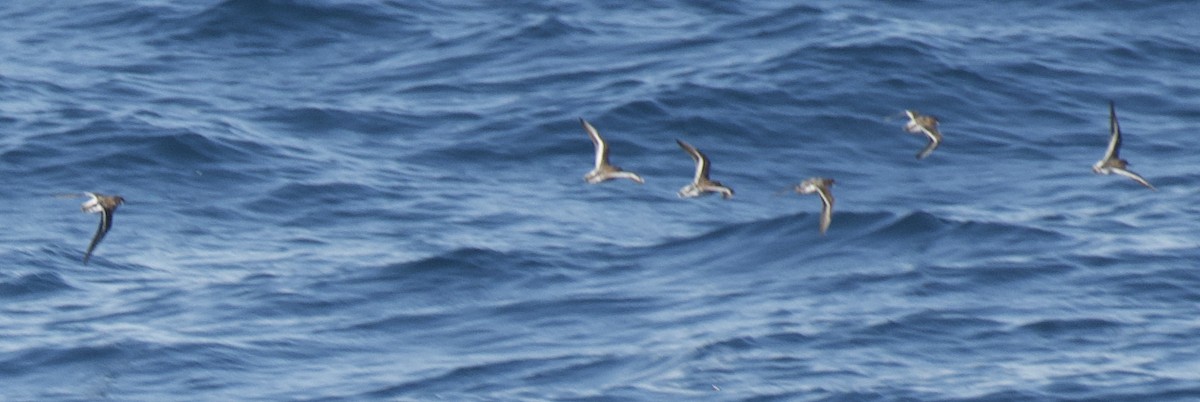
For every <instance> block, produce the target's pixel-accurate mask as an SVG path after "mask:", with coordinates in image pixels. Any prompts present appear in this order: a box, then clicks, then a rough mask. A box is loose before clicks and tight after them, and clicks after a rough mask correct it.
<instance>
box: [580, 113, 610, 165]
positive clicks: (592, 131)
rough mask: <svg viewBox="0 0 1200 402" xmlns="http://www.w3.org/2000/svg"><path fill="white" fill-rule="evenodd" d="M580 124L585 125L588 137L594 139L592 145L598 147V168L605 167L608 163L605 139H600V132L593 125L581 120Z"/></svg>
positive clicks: (584, 128)
mask: <svg viewBox="0 0 1200 402" xmlns="http://www.w3.org/2000/svg"><path fill="white" fill-rule="evenodd" d="M579 123H580V124H583V130H584V131H587V134H588V137H590V138H591V139H592V144H594V145H595V146H596V167H600V166H603V165H605V164H607V163H608V143H606V142H604V138H601V137H600V132H599V131H597V130H596V127H592V124H591V123H588V122H587V120H584V119H583V118H582V117H580V118H579Z"/></svg>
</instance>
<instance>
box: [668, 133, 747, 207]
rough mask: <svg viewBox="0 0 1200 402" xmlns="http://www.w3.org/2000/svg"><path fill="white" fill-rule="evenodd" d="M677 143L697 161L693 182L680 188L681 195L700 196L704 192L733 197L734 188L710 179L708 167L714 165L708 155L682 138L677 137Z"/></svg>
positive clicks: (683, 196) (682, 196) (684, 196)
mask: <svg viewBox="0 0 1200 402" xmlns="http://www.w3.org/2000/svg"><path fill="white" fill-rule="evenodd" d="M675 143H677V144H679V147H680V148H683V150H684V152H687V153H688V155H691V156H692V160H694V161H696V177H695V178H694V179H692V182H691V184H688V185H686V186H683V188H681V189H679V197H681V198H691V197H699V196H701V195H704V193H721V196H722V197H725V198H726V199H729V198H733V189H731V188H729V187H725V186H724V185H722V184H721V182H719V181H714V180H709V179H708V168H709V166H711V165H712V164H711V163H709V162H708V157H705V156H704V154H702V153H700V150H698V149H696V147H693V146H691V144H688V143H686V142H683V141H682V140H679V139H676V140H675Z"/></svg>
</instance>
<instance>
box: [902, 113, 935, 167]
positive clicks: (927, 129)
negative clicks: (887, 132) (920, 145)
mask: <svg viewBox="0 0 1200 402" xmlns="http://www.w3.org/2000/svg"><path fill="white" fill-rule="evenodd" d="M904 114H906V115H908V123H906V124H905V125H904V130H905V131H908V132H910V133H913V134H925V136H926V137H929V145H926V146H925V149H922V150H921V152H919V153H917V159H925V157H926V156H929V154H930V153H932V152H933V150H934V149H937V147H938V145H941V144H942V133H940V132H938V128H937V126H938V120H937V118H936V117H933V116H930V115H927V114H920V113H917V111H916V110H905V111H904Z"/></svg>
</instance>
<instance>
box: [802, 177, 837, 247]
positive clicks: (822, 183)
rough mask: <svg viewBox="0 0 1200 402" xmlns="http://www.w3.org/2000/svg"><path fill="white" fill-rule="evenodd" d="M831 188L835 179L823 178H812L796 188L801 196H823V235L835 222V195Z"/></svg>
mask: <svg viewBox="0 0 1200 402" xmlns="http://www.w3.org/2000/svg"><path fill="white" fill-rule="evenodd" d="M830 187H833V179H826V178H823V177H812V178H809V179H807V180H804V181H803V182H800V184H799V185H797V186H796V192H797V193H800V194H812V193H817V195H818V196H821V234H822V235H823V234H825V231H826V230H828V229H829V223H830V222H833V193H832V192H830Z"/></svg>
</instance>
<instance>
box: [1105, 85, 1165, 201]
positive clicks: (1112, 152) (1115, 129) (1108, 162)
mask: <svg viewBox="0 0 1200 402" xmlns="http://www.w3.org/2000/svg"><path fill="white" fill-rule="evenodd" d="M1108 130H1109V132H1110V134H1109V135H1110V136H1111V137H1110V138H1109V140H1108V151H1105V152H1104V158H1103V159H1100V161H1099V162H1096V164H1095V165H1092V171H1093V172H1096V173H1097V174H1103V175H1108V174H1112V173H1116V174H1119V175H1121V176H1125V177H1128V178H1130V179H1133V181H1136V182H1138V183H1141V184H1142V185H1143V186H1146V188H1149V189H1151V190H1155V191H1158V189H1156V188H1154V186H1152V185H1150V182H1147V181H1146V179H1143V178H1142V176H1140V175H1138V174H1137V173H1134V172H1131V171H1129V169H1127V168H1128V167H1129V162H1126V161H1125V160H1124V159H1121V157H1120V156H1119V155H1118V154H1119V153H1120V152H1121V126H1120V125H1118V124H1117V108H1116V105H1114V104H1113V101H1108Z"/></svg>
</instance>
